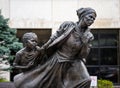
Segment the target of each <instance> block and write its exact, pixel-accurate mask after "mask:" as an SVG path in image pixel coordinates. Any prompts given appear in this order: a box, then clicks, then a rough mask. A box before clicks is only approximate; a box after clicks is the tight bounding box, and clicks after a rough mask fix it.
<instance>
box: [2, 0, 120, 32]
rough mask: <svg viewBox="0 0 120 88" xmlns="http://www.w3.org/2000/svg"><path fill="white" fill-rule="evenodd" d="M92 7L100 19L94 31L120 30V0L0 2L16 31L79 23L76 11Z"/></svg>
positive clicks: (54, 28)
mask: <svg viewBox="0 0 120 88" xmlns="http://www.w3.org/2000/svg"><path fill="white" fill-rule="evenodd" d="M80 7H92V8H94V9H95V10H96V12H97V19H96V21H95V23H94V24H93V25H92V26H91V27H92V28H120V0H0V8H1V9H2V14H3V15H4V16H5V17H9V18H10V23H9V25H10V26H11V27H13V28H52V29H53V32H54V31H55V30H56V29H58V27H59V25H60V24H61V23H62V22H64V21H74V22H76V21H77V16H76V10H77V9H78V8H80Z"/></svg>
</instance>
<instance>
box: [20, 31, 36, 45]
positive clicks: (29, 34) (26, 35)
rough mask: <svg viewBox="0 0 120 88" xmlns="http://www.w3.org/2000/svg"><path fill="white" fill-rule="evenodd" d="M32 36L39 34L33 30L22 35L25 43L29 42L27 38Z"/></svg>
mask: <svg viewBox="0 0 120 88" xmlns="http://www.w3.org/2000/svg"><path fill="white" fill-rule="evenodd" d="M32 38H37V35H36V34H35V33H33V32H27V33H25V34H24V35H23V37H22V41H23V44H25V43H27V40H30V39H32Z"/></svg>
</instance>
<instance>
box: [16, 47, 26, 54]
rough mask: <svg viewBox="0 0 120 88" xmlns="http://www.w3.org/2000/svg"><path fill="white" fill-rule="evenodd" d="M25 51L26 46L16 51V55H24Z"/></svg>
mask: <svg viewBox="0 0 120 88" xmlns="http://www.w3.org/2000/svg"><path fill="white" fill-rule="evenodd" d="M24 52H25V48H22V49H21V50H19V51H18V52H17V53H16V55H22V54H23V53H24Z"/></svg>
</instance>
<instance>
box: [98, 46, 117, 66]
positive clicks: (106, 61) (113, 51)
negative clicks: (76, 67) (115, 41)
mask: <svg viewBox="0 0 120 88" xmlns="http://www.w3.org/2000/svg"><path fill="white" fill-rule="evenodd" d="M100 63H101V64H102V65H117V48H101V49H100Z"/></svg>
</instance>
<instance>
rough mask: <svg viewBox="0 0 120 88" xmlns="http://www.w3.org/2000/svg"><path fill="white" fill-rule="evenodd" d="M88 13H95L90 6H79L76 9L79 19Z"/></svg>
mask: <svg viewBox="0 0 120 88" xmlns="http://www.w3.org/2000/svg"><path fill="white" fill-rule="evenodd" d="M90 13H94V14H95V16H96V15H97V14H96V11H95V10H94V9H92V8H80V9H78V10H77V15H78V17H79V20H81V19H82V18H83V17H84V16H86V15H87V14H90Z"/></svg>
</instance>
